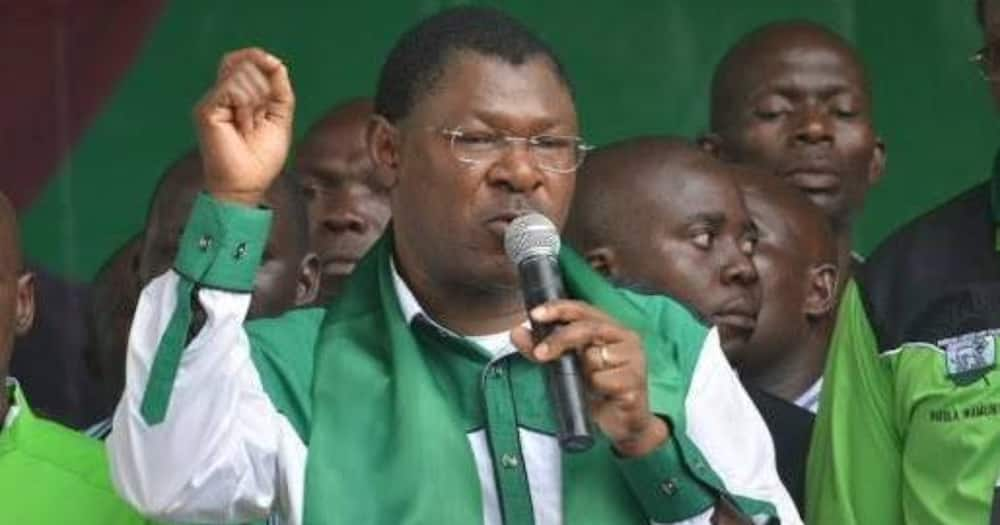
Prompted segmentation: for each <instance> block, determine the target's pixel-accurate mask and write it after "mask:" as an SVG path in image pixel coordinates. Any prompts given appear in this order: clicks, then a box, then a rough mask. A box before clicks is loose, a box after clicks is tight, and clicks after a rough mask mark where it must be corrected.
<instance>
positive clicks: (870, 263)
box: [860, 182, 992, 283]
mask: <svg viewBox="0 0 1000 525" xmlns="http://www.w3.org/2000/svg"><path fill="white" fill-rule="evenodd" d="M991 225H992V218H991V215H990V183H989V182H985V183H982V184H979V185H977V186H975V187H973V188H970V189H968V190H966V191H965V192H963V193H961V194H959V195H958V196H956V197H954V198H952V199H951V200H949V201H947V202H945V203H944V204H942V205H940V206H938V207H936V208H934V209H932V210H930V211H928V212H927V213H925V214H923V215H921V216H919V217H917V218H916V219H913V220H912V221H910V222H909V223H907V224H905V225H904V226H902V227H901V228H899V229H898V230H896V231H895V232H893V233H892V234H891V235H889V236H888V237H886V239H885V240H883V241H882V242H881V243H880V244H879V245H878V247H877V248H876V249H875V251H874V252H872V254H871V256H869V257H868V258H867V259H866V260H865V262H864V264H863V265H862V268H861V273H860V275H861V277H862V279H861V281H862V283H864V282H865V281H867V280H871V278H872V277H874V276H877V275H880V274H883V273H884V274H886V275H887V276H888V275H898V271H899V269H900V268H899V267H898V266H897V264H896V263H897V262H898V261H899V260H900V259H902V258H906V259H910V260H913V258H927V257H937V256H941V255H944V256H954V254H955V252H954V251H953V250H954V249H956V248H961V247H962V245H964V244H967V243H969V242H975V241H978V240H979V239H976V238H972V237H973V236H970V235H969V232H970V230H981V229H983V228H984V227H985V228H989V227H990V226H991ZM914 262H916V261H914ZM865 277H867V278H865Z"/></svg>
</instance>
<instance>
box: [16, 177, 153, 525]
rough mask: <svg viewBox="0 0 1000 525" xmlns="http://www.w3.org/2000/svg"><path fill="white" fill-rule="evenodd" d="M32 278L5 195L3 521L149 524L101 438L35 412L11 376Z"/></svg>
mask: <svg viewBox="0 0 1000 525" xmlns="http://www.w3.org/2000/svg"><path fill="white" fill-rule="evenodd" d="M32 279H33V276H32V274H30V273H28V272H25V271H24V267H23V266H22V262H21V253H20V247H19V242H18V235H17V224H16V220H15V216H14V209H13V207H12V206H11V204H10V202H9V201H8V200H7V198H6V197H5V196H4V195H3V194H0V377H2V378H4V380H5V383H4V386H3V395H2V396H0V494H3V504H2V505H0V521H3V522H4V523H17V524H25V525H49V524H52V523H79V524H94V525H106V524H130V523H144V522H145V521H144V520H143V519H142V518H141V517H140V516H139V515H138V514H137V513H136V512H135V511H134V510H133V509H132V508H130V507H129V506H128V505H127V504H126V503H125V502H124V501H122V500H121V499H120V498H119V497H118V495H117V494H115V492H114V490H113V488H112V487H111V483H110V482H109V480H108V466H107V463H106V461H105V455H104V447H103V446H102V444H101V442H99V441H96V440H92V439H89V438H87V437H85V436H84V435H82V434H79V433H77V432H75V431H73V430H70V429H68V428H65V427H62V426H60V425H58V424H56V423H53V422H50V421H45V420H44V419H41V418H39V417H38V416H36V415H35V414H34V413H33V412H32V411H31V407H30V406H29V405H28V401H27V399H26V398H25V396H24V393H23V392H22V391H21V389H20V388H19V387H18V385H17V381H15V380H14V379H13V378H11V377H9V376H8V366H9V364H10V357H11V353H12V350H13V346H14V338H15V337H16V336H18V335H21V334H23V333H25V332H26V331H27V330H28V329H29V328H30V327H31V323H32V319H33V317H34V310H35V304H34V303H35V299H34V286H33V282H32Z"/></svg>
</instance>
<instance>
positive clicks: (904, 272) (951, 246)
mask: <svg viewBox="0 0 1000 525" xmlns="http://www.w3.org/2000/svg"><path fill="white" fill-rule="evenodd" d="M990 187H991V186H990V182H988V181H987V182H985V183H982V184H979V185H977V186H975V187H973V188H971V189H969V190H966V191H965V192H963V193H962V194H960V195H958V196H956V197H954V198H952V199H951V200H949V201H948V202H946V203H944V204H942V205H940V206H938V207H937V208H934V209H933V210H931V211H929V212H927V213H925V214H924V215H922V216H920V217H918V218H916V219H914V220H912V221H910V222H909V223H908V224H906V225H905V226H903V227H902V228H900V229H899V230H897V231H896V232H894V233H893V234H892V235H890V236H889V237H887V238H886V239H885V240H884V241H883V242H882V243H881V244H880V245H879V246H878V247H877V248H876V249H875V251H874V252H873V253H872V255H871V256H870V257H869V258H868V259H867V260H866V261H865V262H864V264H862V265H861V267H860V268H859V269H858V271H857V272H856V274H855V277H856V280H857V283H858V285H859V286H860V289H861V300H862V301H863V303H864V308H865V310H866V312H867V315H868V317H869V319H870V321H871V323H872V327H873V328H874V329H875V332H876V334H877V337H878V340H879V345H880V346H882V347H883V348H894V347H896V346H898V344H899V343H900V342H901V341H902V340H903V339H905V337H906V332H907V330H908V328H907V327H908V326H909V324H910V323H911V322H913V319H914V318H915V316H917V315H918V314H919V312H920V311H921V310H922V309H923V308H924V307H925V306H926V304H928V303H929V301H932V300H933V299H934V298H935V297H936V295H937V294H938V293H939V291H940V290H942V289H945V288H947V287H949V286H951V285H957V284H960V283H961V282H962V281H963V280H967V279H970V278H972V276H973V275H979V274H983V275H987V274H993V273H995V268H993V264H994V262H995V257H996V253H995V251H994V225H993V218H992V214H991V211H990Z"/></svg>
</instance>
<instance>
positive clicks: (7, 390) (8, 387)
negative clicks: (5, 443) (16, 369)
mask: <svg viewBox="0 0 1000 525" xmlns="http://www.w3.org/2000/svg"><path fill="white" fill-rule="evenodd" d="M16 387H17V381H16V380H15V379H14V378H13V377H8V378H7V380H6V381H4V395H5V396H8V400H9V401H10V406H8V407H7V415H6V416H5V417H4V418H3V426H2V427H0V432H2V431H5V430H7V429H8V428H10V427H12V426H14V420H16V419H17V414H18V413H19V412H20V411H21V407H19V406H17V404H16V403H15V402H14V396H13V395H12V392H13V390H14V388H16Z"/></svg>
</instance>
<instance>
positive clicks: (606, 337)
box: [533, 320, 626, 361]
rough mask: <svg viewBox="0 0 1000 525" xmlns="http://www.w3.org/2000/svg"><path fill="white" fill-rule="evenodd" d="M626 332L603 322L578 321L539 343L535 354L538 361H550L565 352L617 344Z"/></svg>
mask: <svg viewBox="0 0 1000 525" xmlns="http://www.w3.org/2000/svg"><path fill="white" fill-rule="evenodd" d="M625 334H626V332H625V330H623V329H622V328H619V327H617V326H615V325H612V324H609V323H607V322H604V321H602V320H584V321H576V322H574V323H570V324H567V325H563V326H560V327H558V328H556V330H555V331H554V332H552V333H551V334H549V336H548V337H546V338H545V339H543V340H542V341H540V342H539V344H538V345H537V346H536V347H535V349H534V351H533V353H534V356H535V358H536V359H538V360H541V361H548V360H551V359H555V358H557V357H559V356H560V355H562V354H563V353H565V352H569V351H572V350H577V349H585V348H587V347H590V346H600V345H602V344H615V343H617V342H619V341H621V340H622V338H624V337H625Z"/></svg>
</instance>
